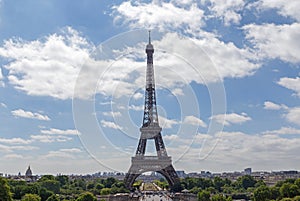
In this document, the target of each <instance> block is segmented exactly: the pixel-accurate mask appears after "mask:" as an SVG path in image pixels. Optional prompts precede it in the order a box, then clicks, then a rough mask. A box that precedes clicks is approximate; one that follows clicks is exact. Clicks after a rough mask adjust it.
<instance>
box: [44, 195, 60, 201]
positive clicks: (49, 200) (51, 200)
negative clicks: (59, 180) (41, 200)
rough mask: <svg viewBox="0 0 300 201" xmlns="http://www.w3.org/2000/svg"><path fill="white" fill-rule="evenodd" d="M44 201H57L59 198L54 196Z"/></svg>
mask: <svg viewBox="0 0 300 201" xmlns="http://www.w3.org/2000/svg"><path fill="white" fill-rule="evenodd" d="M46 201H59V198H58V197H57V196H56V195H51V196H50V197H48V199H47V200H46Z"/></svg>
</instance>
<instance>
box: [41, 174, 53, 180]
mask: <svg viewBox="0 0 300 201" xmlns="http://www.w3.org/2000/svg"><path fill="white" fill-rule="evenodd" d="M46 180H55V177H54V176H53V175H43V176H42V177H41V178H40V179H39V181H46Z"/></svg>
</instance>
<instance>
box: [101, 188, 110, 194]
mask: <svg viewBox="0 0 300 201" xmlns="http://www.w3.org/2000/svg"><path fill="white" fill-rule="evenodd" d="M108 194H110V188H102V189H101V191H100V195H108Z"/></svg>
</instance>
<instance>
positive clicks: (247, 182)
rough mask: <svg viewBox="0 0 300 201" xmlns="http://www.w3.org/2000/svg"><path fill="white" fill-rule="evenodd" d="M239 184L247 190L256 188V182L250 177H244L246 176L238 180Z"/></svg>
mask: <svg viewBox="0 0 300 201" xmlns="http://www.w3.org/2000/svg"><path fill="white" fill-rule="evenodd" d="M238 182H240V183H241V186H242V187H243V188H244V189H247V188H249V187H254V186H255V184H256V180H255V179H254V178H253V177H252V176H250V175H244V176H242V177H240V178H238Z"/></svg>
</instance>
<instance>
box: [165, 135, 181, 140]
mask: <svg viewBox="0 0 300 201" xmlns="http://www.w3.org/2000/svg"><path fill="white" fill-rule="evenodd" d="M164 139H165V140H170V141H173V140H177V139H179V137H178V135H174V134H173V135H165V136H164Z"/></svg>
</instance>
